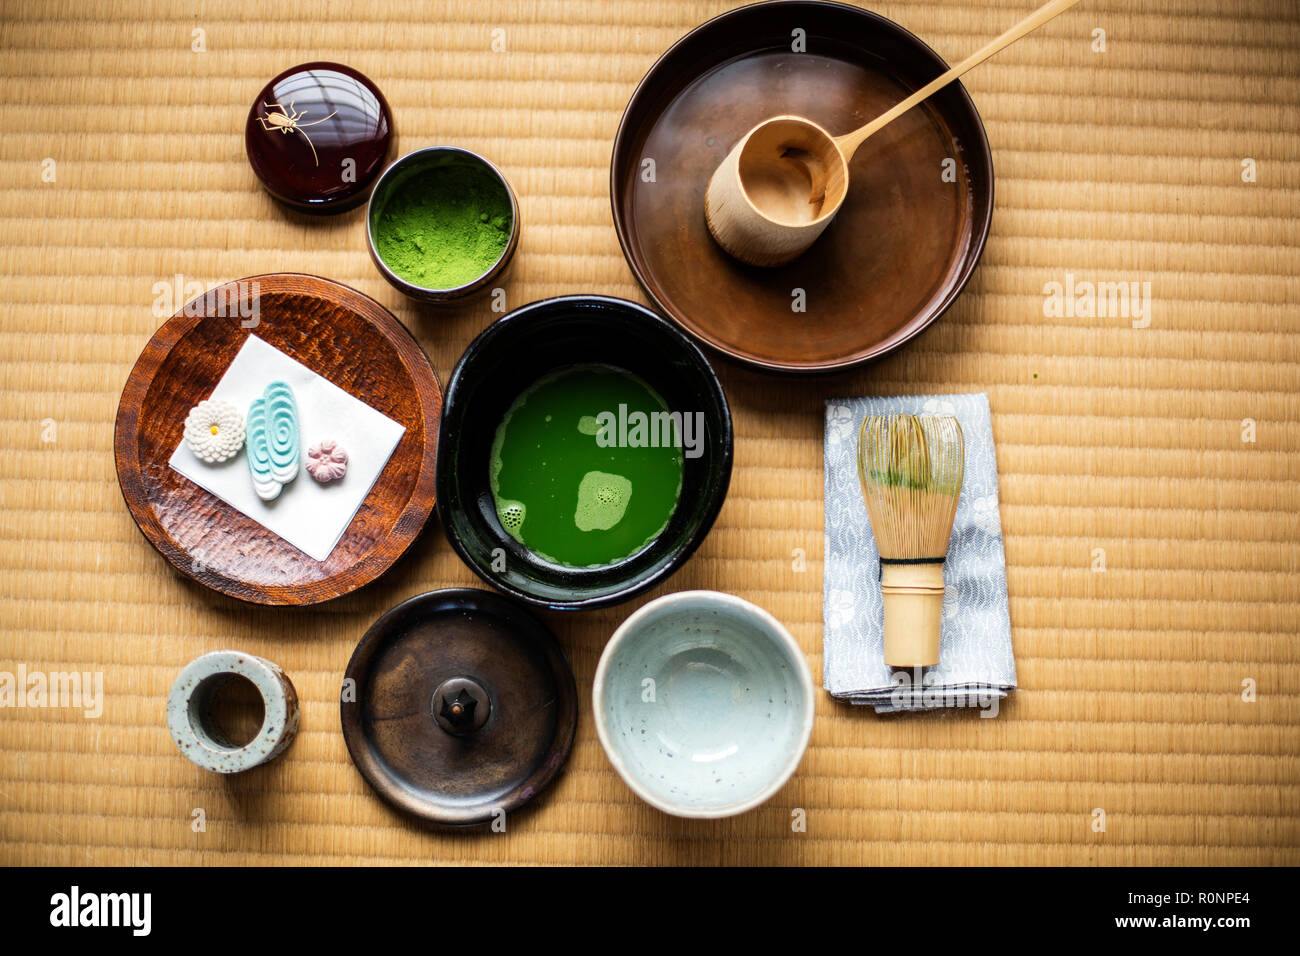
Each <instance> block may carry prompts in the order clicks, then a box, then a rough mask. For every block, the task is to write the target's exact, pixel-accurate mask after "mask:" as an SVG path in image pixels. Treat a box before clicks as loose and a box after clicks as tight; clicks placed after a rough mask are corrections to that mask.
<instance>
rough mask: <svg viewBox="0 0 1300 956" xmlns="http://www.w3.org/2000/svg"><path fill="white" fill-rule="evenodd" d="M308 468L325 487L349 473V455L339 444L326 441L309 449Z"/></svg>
mask: <svg viewBox="0 0 1300 956" xmlns="http://www.w3.org/2000/svg"><path fill="white" fill-rule="evenodd" d="M306 468H307V474H309V475H311V476H312V477H313V478H315V479H316V480H317V481H319V482H320V483H321V484H322V485H323V484H325V483H326V482H329V481H334V480H336V479H338V478H342V477H343V476H344V475H346V474H347V473H348V453H347V452H346V451H344V450H343V448H342V446H341V445H339V443H338V442H336V441H332V440H330V439H326V440H325V441H322V442H320V443H319V444H316V445H312V446H311V448H309V449H307V465H306Z"/></svg>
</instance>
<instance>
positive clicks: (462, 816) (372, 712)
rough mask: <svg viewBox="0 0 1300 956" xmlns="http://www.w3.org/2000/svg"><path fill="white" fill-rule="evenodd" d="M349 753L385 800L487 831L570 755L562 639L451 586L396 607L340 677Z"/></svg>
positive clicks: (568, 679) (489, 599)
mask: <svg viewBox="0 0 1300 956" xmlns="http://www.w3.org/2000/svg"><path fill="white" fill-rule="evenodd" d="M344 678H345V679H344V684H343V691H344V692H343V695H342V699H341V703H340V717H341V719H342V724H343V738H344V740H345V741H346V742H347V746H348V752H349V754H350V755H351V756H352V761H353V763H355V764H356V766H357V769H358V770H360V771H361V774H362V776H364V777H365V778H366V781H367V782H368V783H369V784H370V785H371V786H372V787H373V788H374V789H375V791H376V792H377V793H378V794H379V795H380V796H381V797H383V798H384V799H385V800H387V801H388V802H389V803H391V804H393V805H394V806H396V807H398V808H399V809H401V810H404V811H406V812H407V813H411V814H414V815H416V816H418V817H423V818H424V819H426V820H429V821H432V822H434V823H439V824H443V825H451V826H457V825H459V826H465V825H472V824H481V823H492V822H495V821H496V820H498V819H499V818H500V816H501V814H503V813H510V812H513V811H515V810H517V809H519V808H520V807H522V806H523V805H524V804H526V803H528V802H529V801H530V800H531V799H532V798H533V797H534V796H536V794H537V793H538V792H539V791H541V790H542V789H543V788H544V787H545V786H546V785H547V784H548V783H550V782H551V780H552V779H554V777H555V776H556V775H557V774H558V773H559V772H560V769H561V768H562V767H563V766H564V762H565V761H566V760H567V759H568V756H569V751H570V750H571V749H572V747H573V738H574V730H575V728H576V726H577V720H578V692H577V687H576V685H575V684H574V680H573V671H572V670H571V669H570V667H569V662H568V660H567V659H566V658H565V656H564V652H563V651H562V650H561V649H560V645H559V644H558V643H557V642H556V640H555V637H554V636H553V635H552V634H551V632H550V631H549V630H548V629H547V628H546V626H545V625H543V624H542V623H541V622H540V621H539V620H537V619H536V618H535V617H533V616H532V615H531V614H529V613H528V612H527V611H526V610H525V609H524V608H523V607H522V606H521V605H520V604H518V603H517V602H515V601H512V600H510V599H509V598H506V597H503V596H502V595H499V594H494V593H492V592H490V591H481V590H477V589H472V588H449V589H446V590H442V591H430V592H429V593H427V594H421V595H419V596H418V597H413V598H411V599H410V600H408V601H406V602H404V603H402V604H399V605H398V606H397V607H395V608H393V609H392V610H391V611H389V612H388V613H387V614H385V615H384V616H383V617H381V618H380V619H379V620H378V621H376V622H375V623H374V625H373V626H372V627H371V628H370V630H369V631H367V632H366V635H365V637H363V638H362V639H361V642H360V643H359V644H358V645H357V648H356V650H355V651H354V652H353V654H352V660H351V661H350V662H349V663H348V667H347V672H346V674H345V675H344Z"/></svg>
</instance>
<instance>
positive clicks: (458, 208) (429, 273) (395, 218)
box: [374, 166, 514, 289]
mask: <svg viewBox="0 0 1300 956" xmlns="http://www.w3.org/2000/svg"><path fill="white" fill-rule="evenodd" d="M513 225H514V222H513V216H512V215H511V212H510V196H509V194H507V192H506V190H505V187H504V186H503V185H502V184H501V182H500V181H499V180H498V179H497V178H496V177H495V176H493V175H492V174H491V172H489V171H488V170H485V169H478V168H475V167H472V166H440V167H437V168H435V169H430V170H426V171H424V172H422V173H417V174H416V175H414V176H412V177H411V178H410V179H408V180H406V181H405V182H403V183H400V184H399V185H398V187H397V189H396V190H395V191H394V193H393V194H392V195H391V196H390V197H389V198H388V201H387V202H386V203H385V204H384V208H383V210H382V211H381V212H380V214H379V218H378V219H377V220H376V221H375V230H374V233H375V248H376V249H377V250H378V251H379V257H380V258H381V259H383V260H384V262H385V264H386V265H387V266H388V268H390V269H392V270H393V271H394V272H395V273H397V274H398V275H399V276H401V277H402V278H403V279H405V280H406V281H407V282H410V283H412V284H413V285H418V286H423V287H424V288H427V289H454V288H456V287H457V286H462V285H465V284H466V283H468V282H473V281H474V280H475V279H477V278H479V277H480V276H481V275H483V274H484V273H485V272H487V271H488V270H489V269H491V268H492V267H493V266H494V265H496V263H497V260H498V259H500V258H501V254H502V253H503V252H504V251H505V248H506V244H507V243H508V242H509V241H510V230H511V228H512V227H513Z"/></svg>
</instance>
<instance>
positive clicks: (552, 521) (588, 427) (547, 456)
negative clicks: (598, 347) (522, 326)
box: [490, 365, 682, 567]
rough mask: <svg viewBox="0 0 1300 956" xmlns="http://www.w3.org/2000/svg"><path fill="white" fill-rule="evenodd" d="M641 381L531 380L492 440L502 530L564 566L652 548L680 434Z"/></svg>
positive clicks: (676, 490) (581, 373)
mask: <svg viewBox="0 0 1300 956" xmlns="http://www.w3.org/2000/svg"><path fill="white" fill-rule="evenodd" d="M670 418H671V416H669V414H668V406H667V405H665V404H664V400H663V399H662V398H660V397H659V395H658V394H656V393H655V391H654V390H653V389H652V388H650V386H649V385H647V384H646V383H645V382H643V381H642V380H641V379H639V378H637V377H636V376H635V375H633V374H632V373H630V372H626V371H624V370H622V369H618V368H614V367H612V366H609V365H577V366H573V367H571V368H567V369H563V370H561V371H559V372H555V373H553V374H550V375H547V376H546V377H544V378H542V379H540V380H538V381H537V382H535V383H533V385H531V386H530V387H529V388H528V389H527V390H526V391H525V392H524V393H523V394H522V395H520V396H519V397H518V398H517V399H515V402H514V404H513V405H511V406H510V410H509V411H508V412H506V414H505V417H504V418H503V419H502V421H501V424H500V425H499V426H498V427H497V432H496V437H495V439H494V441H493V443H492V461H491V466H490V467H491V471H490V476H491V483H492V494H493V497H494V499H495V503H496V510H497V516H498V518H499V519H500V521H501V526H502V527H503V528H505V530H506V531H507V532H508V533H509V534H510V536H511V537H513V538H514V539H515V540H516V541H518V542H519V543H520V544H522V545H523V546H524V547H526V548H528V550H530V551H532V552H533V553H534V554H536V555H537V556H538V557H540V558H542V559H543V560H545V561H549V562H551V563H552V564H560V565H565V566H567V567H592V566H597V565H602V564H612V563H614V562H616V561H621V560H622V559H624V558H626V557H629V556H631V555H633V554H636V553H637V552H638V551H640V550H642V549H643V548H645V547H646V545H648V544H649V543H650V542H651V541H653V540H654V539H655V538H656V537H657V536H658V535H659V533H660V532H661V531H663V529H664V526H665V525H667V524H668V519H669V518H670V517H671V516H672V513H673V509H675V508H676V507H677V499H678V497H679V496H680V495H681V490H682V447H681V433H680V430H677V431H674V430H673V429H671V428H670V427H668V423H669V421H670Z"/></svg>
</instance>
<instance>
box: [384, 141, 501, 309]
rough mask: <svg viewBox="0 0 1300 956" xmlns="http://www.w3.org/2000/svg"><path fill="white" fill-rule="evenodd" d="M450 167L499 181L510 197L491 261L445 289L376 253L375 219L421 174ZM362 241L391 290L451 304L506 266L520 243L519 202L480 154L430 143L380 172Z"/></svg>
mask: <svg viewBox="0 0 1300 956" xmlns="http://www.w3.org/2000/svg"><path fill="white" fill-rule="evenodd" d="M455 167H464V168H468V169H471V170H474V171H475V172H476V173H479V174H481V175H482V176H483V178H484V181H485V182H486V183H497V184H499V185H500V187H501V189H502V190H503V191H504V195H505V196H506V197H507V198H508V199H509V201H510V215H511V219H510V235H509V238H508V239H507V240H506V245H505V248H504V249H503V250H502V252H501V255H500V256H499V257H498V258H497V260H496V262H495V263H493V264H492V265H491V266H490V267H489V268H488V269H487V270H486V271H484V272H483V273H482V274H481V275H479V276H476V277H474V278H473V279H471V280H468V281H466V282H464V283H461V284H460V285H456V286H453V287H449V288H433V287H430V286H423V285H419V284H418V283H415V282H413V281H411V280H409V279H406V278H404V277H403V276H401V275H399V274H398V273H397V272H395V271H394V270H393V269H392V267H391V266H390V265H389V263H388V262H386V261H385V260H384V257H383V256H382V255H381V254H380V252H379V247H378V244H377V241H376V234H377V233H378V232H379V231H380V228H381V227H380V217H381V216H382V215H383V214H384V212H385V210H387V209H388V208H389V206H390V204H392V203H401V202H405V201H407V200H408V199H409V198H410V195H411V192H412V190H411V189H410V188H408V187H410V186H411V185H412V181H413V180H416V179H418V178H420V177H422V176H424V175H425V174H430V173H433V174H436V173H437V171H438V170H441V169H451V168H455ZM366 242H367V244H368V245H369V248H370V258H371V259H372V260H373V261H374V263H375V268H377V269H378V270H379V272H380V273H381V274H382V275H383V277H384V278H385V279H387V280H388V281H389V282H390V283H391V284H392V285H393V286H394V287H395V288H396V289H398V290H399V291H401V292H403V293H405V294H406V295H408V296H411V297H412V298H415V299H421V300H423V301H426V302H433V303H435V304H439V303H443V304H445V303H450V302H455V301H457V300H460V299H464V298H467V297H469V296H473V295H476V294H478V293H480V292H483V291H485V290H487V289H488V288H489V287H490V286H491V285H492V283H493V282H494V281H496V280H497V279H498V278H499V277H500V276H501V275H502V274H503V273H504V272H505V270H506V268H507V267H508V266H509V265H510V260H511V258H513V256H514V253H515V248H516V247H517V246H518V245H519V201H518V200H517V199H516V198H515V193H514V190H513V189H511V188H510V183H509V182H507V181H506V178H505V176H504V175H502V173H501V170H499V169H497V168H496V166H494V165H493V164H492V163H490V162H489V161H488V160H487V159H485V158H484V157H482V156H480V155H478V154H477V153H473V152H470V151H469V150H467V149H461V148H459V147H456V146H430V147H429V148H428V149H420V150H416V151H415V152H413V153H407V154H406V155H405V156H403V157H402V158H401V159H399V160H397V162H395V163H393V164H392V165H391V166H389V167H388V169H386V170H384V173H383V175H382V176H380V177H379V180H378V182H376V183H375V188H374V192H373V193H371V196H370V205H369V206H368V207H367V209H366Z"/></svg>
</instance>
